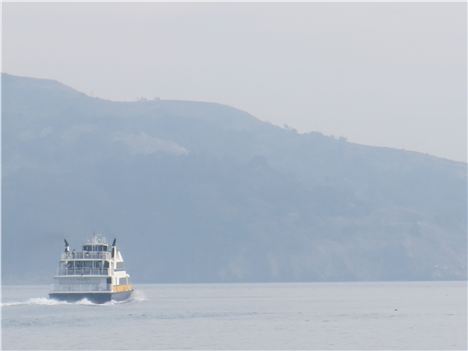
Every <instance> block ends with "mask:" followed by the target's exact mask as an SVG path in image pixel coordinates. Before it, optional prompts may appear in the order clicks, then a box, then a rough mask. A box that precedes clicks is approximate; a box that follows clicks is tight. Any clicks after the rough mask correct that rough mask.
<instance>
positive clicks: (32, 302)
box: [1, 290, 146, 307]
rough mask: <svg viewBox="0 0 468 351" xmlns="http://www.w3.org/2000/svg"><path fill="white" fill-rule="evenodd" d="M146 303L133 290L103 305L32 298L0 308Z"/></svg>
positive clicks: (142, 296)
mask: <svg viewBox="0 0 468 351" xmlns="http://www.w3.org/2000/svg"><path fill="white" fill-rule="evenodd" d="M140 301H146V296H145V295H144V294H143V292H142V291H139V290H135V291H134V292H133V294H132V297H131V298H130V299H128V300H124V301H108V302H104V303H94V302H91V301H90V300H88V299H86V298H85V299H81V300H79V301H76V302H67V301H60V300H55V299H49V298H47V297H33V298H30V299H27V300H25V301H12V302H2V304H1V307H9V306H27V305H42V306H56V305H85V306H112V305H118V304H122V303H130V302H140Z"/></svg>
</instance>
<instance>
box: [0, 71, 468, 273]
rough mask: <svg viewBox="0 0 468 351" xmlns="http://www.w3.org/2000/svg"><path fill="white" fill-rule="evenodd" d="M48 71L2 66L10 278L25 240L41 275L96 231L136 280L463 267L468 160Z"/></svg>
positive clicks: (5, 260)
mask: <svg viewBox="0 0 468 351" xmlns="http://www.w3.org/2000/svg"><path fill="white" fill-rule="evenodd" d="M50 82H51V81H46V82H44V81H43V80H41V79H34V80H30V79H29V78H24V77H23V78H22V77H16V76H12V75H5V74H2V101H3V104H2V115H3V129H2V130H3V138H2V140H3V148H2V150H3V172H4V177H3V182H2V183H3V187H4V209H3V212H4V213H3V214H4V215H3V218H4V224H3V232H4V235H3V238H2V240H3V245H2V251H3V254H2V263H3V264H2V270H3V273H4V274H3V277H4V278H5V279H6V281H10V282H14V281H15V280H18V277H20V276H22V274H23V273H22V270H24V267H23V269H21V267H19V266H18V265H17V264H15V257H16V256H17V255H18V254H20V252H21V250H20V248H23V249H25V247H27V245H25V246H22V245H20V243H23V244H24V241H25V240H29V241H32V242H34V244H35V247H40V248H41V250H40V252H36V251H35V250H32V249H30V248H26V249H25V250H26V251H27V253H28V254H29V256H30V257H31V258H30V259H31V260H35V261H36V262H37V266H36V267H35V268H34V272H30V273H27V274H26V273H24V279H23V280H26V281H32V280H34V279H37V280H38V281H43V280H44V279H47V277H48V276H50V275H51V274H52V272H53V269H54V262H55V260H56V257H57V255H58V253H59V252H60V249H61V247H60V245H61V242H62V241H61V240H62V239H61V238H62V237H63V234H64V233H67V232H68V233H70V234H69V237H70V239H71V240H72V242H75V243H78V242H79V238H83V239H84V237H83V236H86V235H88V234H90V233H92V232H93V231H96V230H98V231H105V232H110V233H119V234H120V235H119V237H120V239H119V242H122V246H123V247H122V249H123V253H124V255H125V256H126V257H127V256H128V258H127V261H128V265H129V270H130V273H132V265H133V268H134V269H135V270H136V273H135V274H134V276H135V279H136V280H137V281H156V282H158V281H161V282H163V281H164V282H188V281H190V282H203V281H226V282H227V281H324V280H340V279H341V280H395V279H397V280H401V279H403V280H406V279H417V280H427V279H436V280H437V279H465V278H466V254H465V252H464V250H463V248H466V164H465V163H460V162H457V161H452V160H447V159H444V158H439V157H435V156H431V155H427V154H421V153H417V152H414V151H407V150H398V149H392V148H387V147H376V146H366V145H361V144H356V143H350V142H347V141H346V140H344V139H343V138H341V139H337V138H333V137H328V136H325V135H323V134H321V133H318V132H310V133H298V132H296V131H294V130H291V129H285V128H281V127H277V126H274V125H272V124H270V123H266V122H262V121H260V120H258V119H256V118H255V117H254V116H252V115H250V114H249V113H247V112H244V111H241V110H238V109H235V108H232V107H228V106H225V105H221V104H216V103H209V102H190V101H178V100H156V101H134V102H114V101H109V100H104V99H100V98H95V97H90V96H88V95H86V94H83V93H80V92H78V91H75V90H74V89H73V88H69V87H67V89H63V88H62V87H60V84H61V83H59V82H56V81H55V83H54V84H52V85H51V83H50ZM57 85H58V86H57ZM68 89H71V90H72V91H73V92H70V91H69V90H68ZM19 214H21V216H20V215H19ZM181 219H182V220H181ZM134 239H136V240H137V241H138V242H139V241H145V242H146V243H148V245H147V246H149V247H153V250H155V251H151V250H150V248H148V247H145V248H141V247H140V250H142V252H140V251H139V249H138V245H137V244H136V243H135V242H134ZM44 240H46V241H47V242H48V243H49V242H50V243H54V244H51V245H53V247H49V246H48V245H46V244H45V243H44V242H43V241H44ZM127 252H128V253H127ZM153 254H154V255H153ZM153 256H156V258H154V257H153ZM429 256H431V257H429ZM152 260H155V261H156V262H155V265H154V267H153V268H151V269H150V268H148V267H147V265H145V264H143V263H144V262H152ZM51 267H52V268H51ZM164 267H165V269H164ZM21 279H22V278H21ZM21 279H20V280H21Z"/></svg>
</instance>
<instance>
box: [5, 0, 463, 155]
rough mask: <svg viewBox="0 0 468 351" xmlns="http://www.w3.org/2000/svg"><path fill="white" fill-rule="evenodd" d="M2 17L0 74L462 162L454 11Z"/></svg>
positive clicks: (33, 11) (64, 7) (315, 8)
mask: <svg viewBox="0 0 468 351" xmlns="http://www.w3.org/2000/svg"><path fill="white" fill-rule="evenodd" d="M3 6H4V7H3V68H2V71H4V72H7V73H12V74H18V75H25V76H33V77H43V78H52V79H56V80H59V81H61V82H64V83H66V84H68V85H70V86H72V87H74V88H76V89H78V90H81V91H83V92H85V93H88V94H92V95H95V96H99V97H103V98H109V99H113V100H133V99H136V98H139V97H147V98H152V97H155V96H158V97H160V98H163V99H187V100H203V101H215V102H220V103H225V104H229V105H232V106H235V107H237V108H240V109H242V110H246V111H248V112H250V113H252V114H253V115H255V116H256V117H258V118H259V119H261V120H267V121H270V122H272V123H275V124H278V125H283V124H288V125H289V126H292V127H294V128H296V129H298V130H299V131H320V132H322V133H324V134H332V135H335V136H345V137H347V138H348V139H349V140H350V141H354V142H358V143H363V144H370V145H383V146H391V147H397V148H403V149H408V150H415V151H421V152H425V153H430V154H434V155H438V156H442V157H447V158H450V159H454V160H465V161H466V5H465V4H463V3H455V4H437V3H426V4H424V3H416V4H409V3H406V4H405V3H388V4H385V3H378V4H371V3H361V4H359V3H356V4H353V3H345V4H339V3H334V4H333V3H328V4H320V3H296V4H286V3H270V4H267V3H263V4H253V3H250V4H249V3H237V4H235V3H205V4H200V3H198V4H197V3H188V4H187V3H186V4H183V3H172V4H168V3H140V4H130V3H114V4H111V3H102V4H91V3H81V4H59V3H49V4H27V3H16V4H13V3H10V4H4V5H3Z"/></svg>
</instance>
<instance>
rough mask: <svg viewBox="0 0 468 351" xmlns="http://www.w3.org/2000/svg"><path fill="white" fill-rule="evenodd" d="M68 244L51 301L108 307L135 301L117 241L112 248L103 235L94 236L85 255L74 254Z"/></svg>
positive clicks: (61, 260) (50, 294)
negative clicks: (88, 303) (128, 300)
mask: <svg viewBox="0 0 468 351" xmlns="http://www.w3.org/2000/svg"><path fill="white" fill-rule="evenodd" d="M64 241H65V251H64V252H63V253H62V255H61V257H60V261H59V265H58V270H57V274H56V275H55V277H54V284H53V288H52V291H51V292H50V293H49V298H51V299H55V300H62V301H67V302H75V301H79V300H82V299H87V300H89V301H91V302H93V303H105V302H108V301H112V300H114V301H123V300H126V299H129V298H130V297H131V295H132V293H133V291H134V289H133V286H132V285H131V284H130V282H129V278H130V276H129V274H128V273H127V272H126V271H125V268H124V260H123V257H122V254H121V253H120V250H119V249H118V248H117V246H116V241H117V240H116V239H114V241H113V242H112V244H111V245H109V244H108V243H107V241H106V239H105V238H104V237H103V236H102V235H98V234H94V235H93V237H92V238H91V239H90V240H88V242H87V243H85V244H84V245H83V246H82V250H81V251H75V250H70V245H69V244H68V241H67V240H66V239H65V240H64Z"/></svg>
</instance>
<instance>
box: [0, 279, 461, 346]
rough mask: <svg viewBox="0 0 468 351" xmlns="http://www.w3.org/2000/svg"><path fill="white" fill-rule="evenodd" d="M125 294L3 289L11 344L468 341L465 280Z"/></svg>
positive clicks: (162, 288) (170, 288) (153, 289)
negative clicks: (76, 298)
mask: <svg viewBox="0 0 468 351" xmlns="http://www.w3.org/2000/svg"><path fill="white" fill-rule="evenodd" d="M136 288H137V294H136V296H135V298H134V299H133V300H132V301H130V302H125V303H108V304H105V305H94V304H91V303H89V302H87V301H82V302H79V303H59V302H54V301H51V300H48V299H47V298H46V296H47V292H48V287H47V286H4V287H3V288H2V346H3V349H48V350H51V349H61V350H63V349H86V350H94V349H112V350H116V349H185V348H190V349H373V350H377V349H438V350H441V349H466V346H467V315H466V307H467V304H466V299H467V297H466V291H467V290H466V283H462V282H438V283H434V282H430V283H429V282H428V283H421V282H418V283H407V282H405V283H311V284H189V285H182V284H180V285H139V286H137V287H136Z"/></svg>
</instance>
